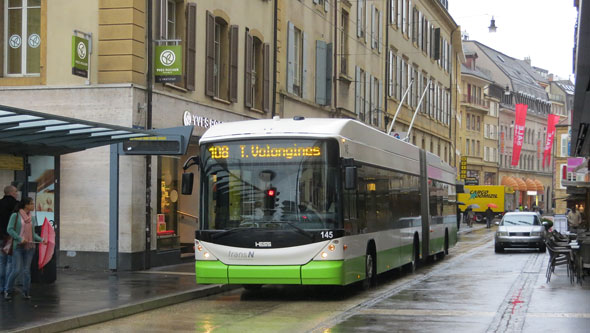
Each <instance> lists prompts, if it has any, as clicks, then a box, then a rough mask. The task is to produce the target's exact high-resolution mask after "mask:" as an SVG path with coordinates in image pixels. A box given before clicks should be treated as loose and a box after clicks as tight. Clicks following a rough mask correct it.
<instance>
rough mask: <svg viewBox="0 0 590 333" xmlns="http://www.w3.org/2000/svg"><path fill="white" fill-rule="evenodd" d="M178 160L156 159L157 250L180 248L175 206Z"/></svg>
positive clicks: (177, 191) (177, 193)
mask: <svg viewBox="0 0 590 333" xmlns="http://www.w3.org/2000/svg"><path fill="white" fill-rule="evenodd" d="M178 164H179V160H178V158H174V157H164V156H163V157H158V170H159V174H158V213H157V214H158V215H157V217H156V221H157V224H156V228H157V229H156V235H157V244H158V245H157V248H158V250H169V249H175V248H179V247H180V243H179V238H178V219H177V217H178V215H177V213H176V212H177V205H178V196H179V185H180V184H179V181H178V168H179V165H178Z"/></svg>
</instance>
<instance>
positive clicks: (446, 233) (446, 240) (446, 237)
mask: <svg viewBox="0 0 590 333" xmlns="http://www.w3.org/2000/svg"><path fill="white" fill-rule="evenodd" d="M444 254H449V231H448V230H445V252H444Z"/></svg>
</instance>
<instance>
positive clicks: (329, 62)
mask: <svg viewBox="0 0 590 333" xmlns="http://www.w3.org/2000/svg"><path fill="white" fill-rule="evenodd" d="M332 57H333V55H332V43H329V44H328V45H327V48H326V105H330V104H332V65H333V64H332Z"/></svg>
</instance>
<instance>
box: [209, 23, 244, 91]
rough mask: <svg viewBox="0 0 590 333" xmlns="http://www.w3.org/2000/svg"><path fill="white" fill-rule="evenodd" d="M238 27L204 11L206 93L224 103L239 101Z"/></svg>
mask: <svg viewBox="0 0 590 333" xmlns="http://www.w3.org/2000/svg"><path fill="white" fill-rule="evenodd" d="M237 48H238V26H237V25H232V26H229V24H228V22H226V21H224V20H223V19H222V18H221V17H215V16H213V14H212V13H211V12H209V11H207V51H206V54H207V59H206V73H205V76H206V79H205V80H206V81H205V93H206V95H207V96H211V97H215V98H219V99H221V100H224V101H230V102H237V97H238V83H237V78H238V58H237V56H238V50H237Z"/></svg>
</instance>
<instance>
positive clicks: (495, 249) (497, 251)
mask: <svg viewBox="0 0 590 333" xmlns="http://www.w3.org/2000/svg"><path fill="white" fill-rule="evenodd" d="M494 252H496V253H502V252H504V248H503V247H502V246H500V245H498V244H496V245H495V246H494Z"/></svg>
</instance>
